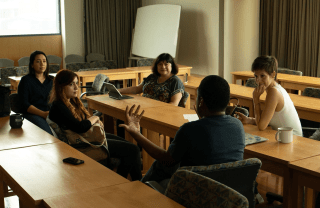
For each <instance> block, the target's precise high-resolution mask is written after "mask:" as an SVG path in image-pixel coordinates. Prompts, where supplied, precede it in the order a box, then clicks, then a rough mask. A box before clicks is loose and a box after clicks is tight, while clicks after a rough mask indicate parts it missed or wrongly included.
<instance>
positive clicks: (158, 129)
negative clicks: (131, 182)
mask: <svg viewBox="0 0 320 208" xmlns="http://www.w3.org/2000/svg"><path fill="white" fill-rule="evenodd" d="M130 96H132V97H134V98H133V99H125V100H115V99H112V98H110V97H109V95H101V96H89V97H87V101H88V108H89V109H91V110H92V109H95V110H98V111H100V112H101V113H103V114H104V123H105V125H104V126H105V128H106V129H105V130H106V132H109V133H114V131H113V118H117V119H120V120H122V121H124V120H125V109H126V106H129V107H131V106H132V105H133V104H136V107H137V106H138V105H140V106H141V108H140V109H141V111H142V110H145V113H144V115H143V118H142V119H141V122H140V125H141V127H143V128H144V130H143V134H144V136H145V137H147V138H148V139H149V140H150V141H152V142H153V143H155V144H156V145H158V146H160V141H159V133H161V134H164V135H166V136H169V137H171V138H174V136H175V134H176V132H177V130H178V129H179V128H180V126H182V125H183V124H184V123H186V122H187V121H188V120H185V119H184V117H183V116H182V115H183V114H194V113H195V111H194V110H190V109H185V108H182V107H177V106H173V105H171V104H168V103H164V102H161V101H157V100H153V99H149V98H145V97H142V96H140V95H130ZM168 114H170V116H168ZM108 127H111V128H108ZM126 139H127V140H129V141H131V142H133V143H135V142H134V141H133V140H132V138H131V137H130V136H129V134H128V133H127V132H126ZM164 142H166V141H164ZM167 145H168V144H164V146H167ZM143 158H144V159H143V171H142V172H143V173H145V172H146V171H147V170H148V169H149V168H150V166H151V164H152V163H153V161H154V160H153V159H152V158H151V157H148V155H147V154H146V153H143Z"/></svg>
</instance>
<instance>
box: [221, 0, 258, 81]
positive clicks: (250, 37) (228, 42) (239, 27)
mask: <svg viewBox="0 0 320 208" xmlns="http://www.w3.org/2000/svg"><path fill="white" fill-rule="evenodd" d="M259 7H260V4H259V0H226V1H225V5H224V12H225V13H224V34H225V36H224V78H225V79H226V80H228V82H231V79H232V77H231V74H230V72H233V71H248V70H249V71H250V70H251V64H252V62H253V60H254V59H255V58H256V57H257V56H258V54H259Z"/></svg>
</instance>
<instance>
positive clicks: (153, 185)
mask: <svg viewBox="0 0 320 208" xmlns="http://www.w3.org/2000/svg"><path fill="white" fill-rule="evenodd" d="M146 185H148V186H150V187H151V188H153V189H154V190H156V191H158V192H160V193H161V194H164V192H165V191H166V190H165V189H164V188H163V187H162V186H161V185H160V184H159V183H158V182H156V181H147V182H146Z"/></svg>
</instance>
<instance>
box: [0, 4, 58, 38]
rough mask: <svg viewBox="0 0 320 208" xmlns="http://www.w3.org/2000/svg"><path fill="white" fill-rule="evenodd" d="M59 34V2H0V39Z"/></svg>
mask: <svg viewBox="0 0 320 208" xmlns="http://www.w3.org/2000/svg"><path fill="white" fill-rule="evenodd" d="M48 34H50V35H52V34H60V0H45V1H43V0H28V1H26V0H0V37H1V36H22V35H48Z"/></svg>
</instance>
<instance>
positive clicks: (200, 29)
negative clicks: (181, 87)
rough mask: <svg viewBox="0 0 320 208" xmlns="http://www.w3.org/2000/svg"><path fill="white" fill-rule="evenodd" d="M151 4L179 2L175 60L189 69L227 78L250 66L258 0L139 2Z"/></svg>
mask: <svg viewBox="0 0 320 208" xmlns="http://www.w3.org/2000/svg"><path fill="white" fill-rule="evenodd" d="M151 4H178V5H181V6H182V11H181V19H180V29H181V36H180V46H179V57H178V58H179V59H178V62H179V63H180V64H185V65H190V66H192V67H193V69H192V73H195V74H202V75H209V74H215V75H218V74H219V75H220V76H223V77H224V78H225V79H226V80H227V81H228V82H231V81H232V80H231V74H230V72H232V71H237V70H250V66H251V63H252V61H253V60H254V58H255V57H256V56H257V55H258V49H259V48H258V47H259V0H201V1H194V0H142V6H147V5H151ZM221 4H224V5H223V6H224V9H223V10H221V11H219V8H221ZM222 8H223V7H222ZM221 16H222V17H221ZM220 19H221V21H223V22H222V26H220V27H221V28H222V29H223V32H222V33H220V34H223V37H219V30H220V27H219V20H220ZM219 41H220V42H219ZM219 44H220V49H219ZM219 60H220V61H221V63H220V65H219ZM219 67H220V72H219Z"/></svg>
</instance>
